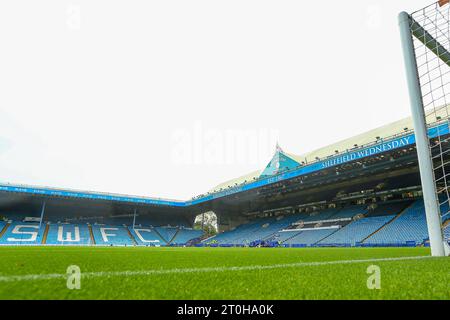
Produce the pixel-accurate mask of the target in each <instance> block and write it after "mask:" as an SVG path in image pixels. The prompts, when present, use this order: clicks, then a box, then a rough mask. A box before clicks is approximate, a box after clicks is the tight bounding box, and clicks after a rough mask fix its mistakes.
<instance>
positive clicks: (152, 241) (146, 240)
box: [128, 227, 166, 246]
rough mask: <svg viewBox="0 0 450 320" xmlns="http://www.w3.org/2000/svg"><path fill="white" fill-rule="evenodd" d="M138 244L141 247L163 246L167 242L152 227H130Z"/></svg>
mask: <svg viewBox="0 0 450 320" xmlns="http://www.w3.org/2000/svg"><path fill="white" fill-rule="evenodd" d="M128 229H129V230H130V232H131V234H132V235H133V237H134V239H135V241H136V243H137V244H138V245H140V246H163V245H166V241H165V240H163V239H161V237H160V236H159V235H158V234H157V233H156V232H155V231H154V230H153V229H152V228H150V227H135V228H134V229H133V228H132V227H128Z"/></svg>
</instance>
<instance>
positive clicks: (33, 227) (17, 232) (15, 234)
mask: <svg viewBox="0 0 450 320" xmlns="http://www.w3.org/2000/svg"><path fill="white" fill-rule="evenodd" d="M44 231H45V224H42V225H41V227H40V228H39V224H38V223H29V222H12V223H11V224H10V225H9V226H8V229H7V230H6V232H5V233H4V234H3V236H2V237H1V238H0V244H9V245H37V244H41V243H42V237H43V234H44Z"/></svg>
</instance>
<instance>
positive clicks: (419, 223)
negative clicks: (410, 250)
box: [364, 200, 428, 245]
mask: <svg viewBox="0 0 450 320" xmlns="http://www.w3.org/2000/svg"><path fill="white" fill-rule="evenodd" d="M427 238H428V230H427V222H426V218H425V208H424V204H423V201H422V200H418V201H416V202H414V203H413V204H412V205H411V206H410V207H409V208H407V209H406V210H405V211H404V212H403V214H402V215H401V216H400V217H398V218H397V219H396V220H394V221H393V222H392V223H390V224H389V225H387V226H386V227H384V228H383V229H381V230H380V231H379V232H377V233H376V234H374V235H373V236H372V237H370V238H369V239H367V240H366V241H365V242H364V243H367V244H374V245H382V244H386V245H395V244H398V245H403V244H405V243H406V242H413V241H414V242H415V243H416V244H421V243H423V241H424V240H425V239H427Z"/></svg>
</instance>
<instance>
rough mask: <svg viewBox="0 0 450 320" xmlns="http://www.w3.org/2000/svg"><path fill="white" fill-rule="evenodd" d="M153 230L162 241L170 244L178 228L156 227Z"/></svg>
mask: <svg viewBox="0 0 450 320" xmlns="http://www.w3.org/2000/svg"><path fill="white" fill-rule="evenodd" d="M155 230H156V231H158V233H159V234H160V235H161V237H162V238H163V239H164V241H166V242H170V241H171V240H172V239H173V237H174V235H175V233H177V230H178V228H173V227H157V228H155Z"/></svg>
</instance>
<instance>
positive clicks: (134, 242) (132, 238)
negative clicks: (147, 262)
mask: <svg viewBox="0 0 450 320" xmlns="http://www.w3.org/2000/svg"><path fill="white" fill-rule="evenodd" d="M125 229H127V232H128V235H129V236H130V239H131V241H132V242H133V244H134V245H135V246H137V244H138V243H137V241H136V239H135V238H134V236H133V234H132V233H131V231H130V229H128V228H125Z"/></svg>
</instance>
